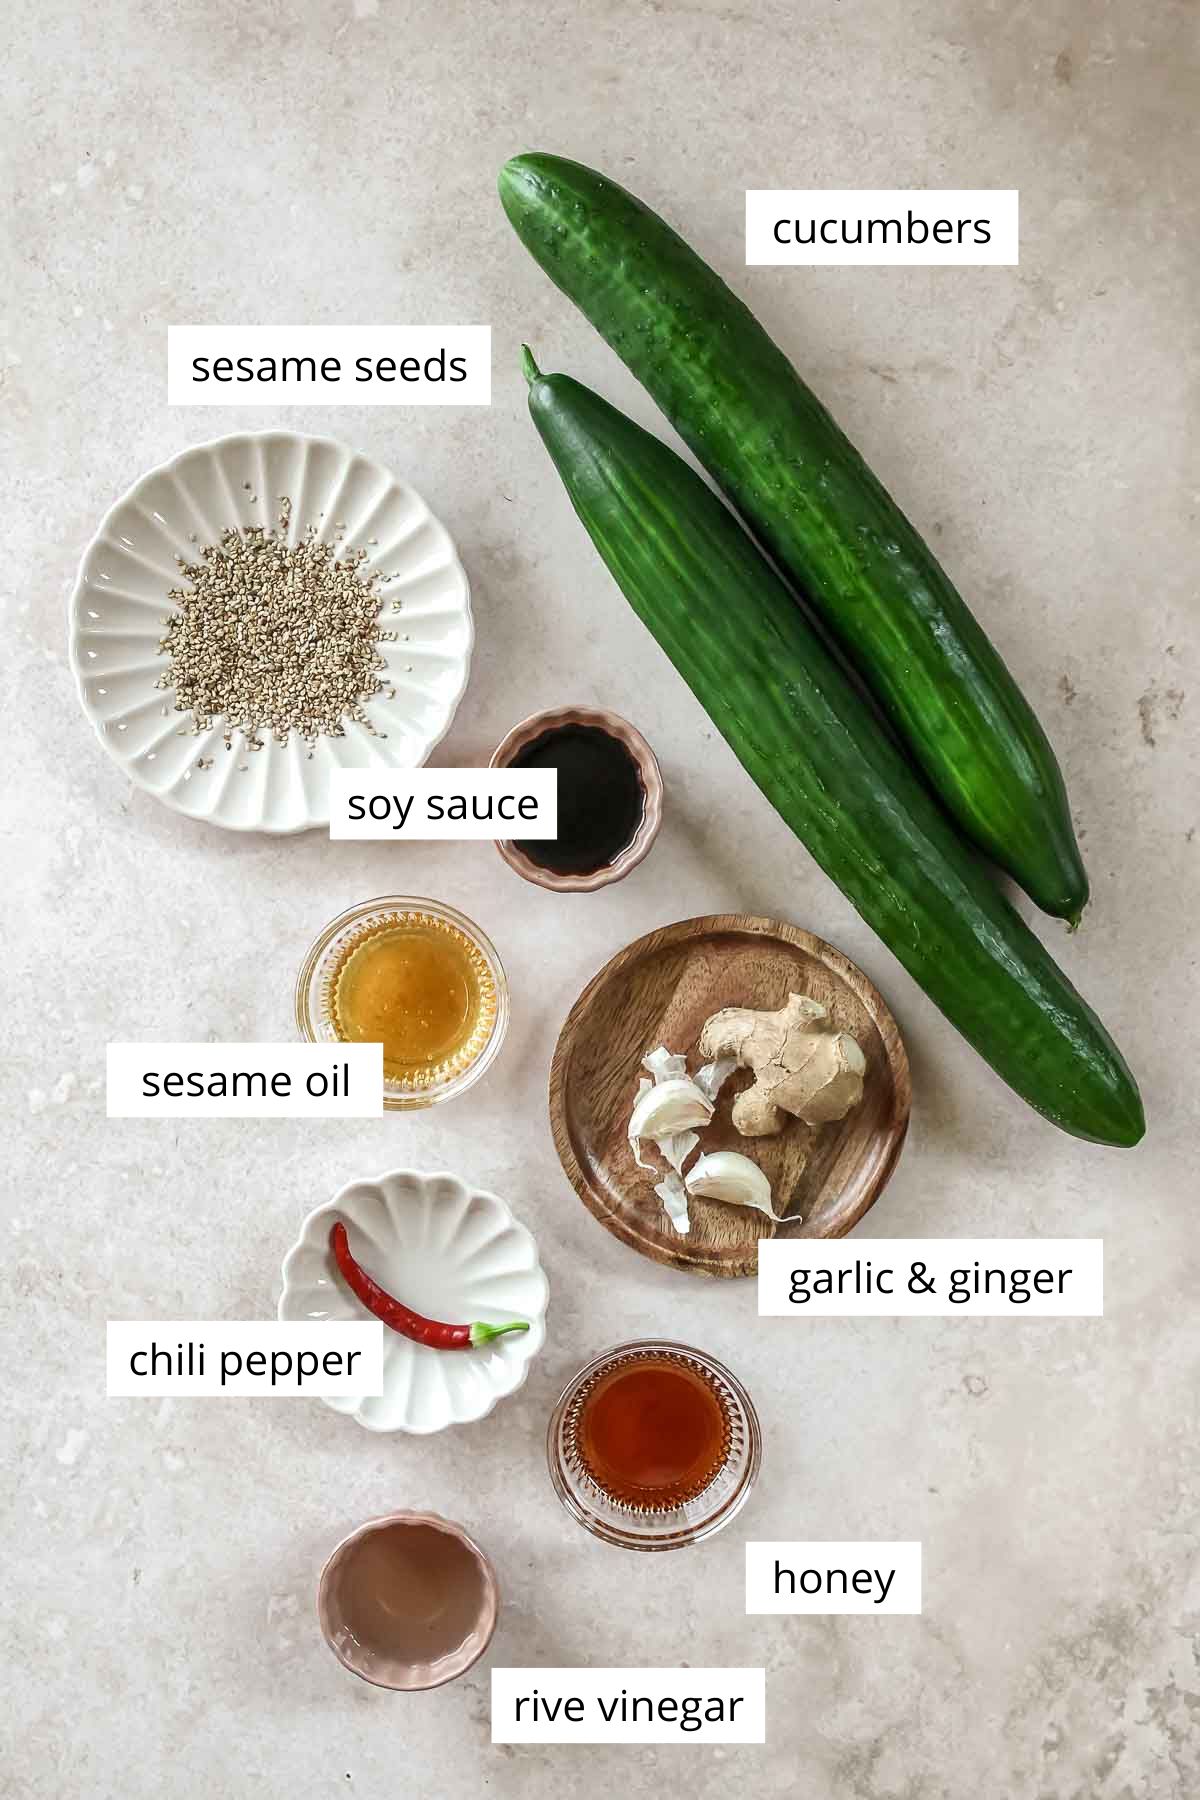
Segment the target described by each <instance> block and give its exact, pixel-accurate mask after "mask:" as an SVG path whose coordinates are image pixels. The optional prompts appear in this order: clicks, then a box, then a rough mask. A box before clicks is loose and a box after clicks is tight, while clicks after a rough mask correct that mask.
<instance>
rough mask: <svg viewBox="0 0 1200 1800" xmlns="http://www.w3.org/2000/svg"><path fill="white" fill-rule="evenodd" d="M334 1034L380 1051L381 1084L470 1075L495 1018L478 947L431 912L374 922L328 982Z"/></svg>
mask: <svg viewBox="0 0 1200 1800" xmlns="http://www.w3.org/2000/svg"><path fill="white" fill-rule="evenodd" d="M326 1005H327V1011H328V1016H329V1020H330V1023H331V1025H332V1027H333V1029H334V1032H335V1033H336V1035H337V1036H338V1037H339V1038H340V1039H341V1040H342V1041H343V1042H344V1043H349V1044H382V1045H383V1073H384V1078H385V1080H386V1081H391V1082H398V1083H402V1084H403V1085H405V1086H406V1087H418V1088H419V1087H422V1086H426V1085H431V1084H433V1083H435V1082H439V1081H442V1080H445V1079H446V1078H448V1077H450V1076H453V1075H455V1074H457V1073H459V1072H460V1071H462V1070H464V1069H466V1068H469V1066H470V1065H471V1063H473V1062H474V1061H475V1058H476V1057H477V1056H478V1055H479V1054H480V1052H481V1051H482V1050H483V1048H484V1046H485V1045H486V1043H487V1041H488V1038H489V1036H490V1034H491V1030H492V1026H493V1024H494V1023H495V1019H496V987H495V982H494V980H493V978H492V972H491V969H490V968H489V966H488V963H487V960H486V958H485V957H484V955H483V953H482V951H481V950H480V949H479V947H478V945H477V944H475V943H474V942H473V941H472V940H471V938H469V937H468V936H467V935H466V933H465V932H464V931H460V930H459V928H458V926H457V925H454V924H452V923H451V922H450V921H449V920H448V919H441V918H438V917H437V916H436V915H434V914H432V913H420V912H404V913H390V914H385V915H382V916H376V917H375V918H374V919H372V920H371V921H370V922H369V923H368V924H366V925H364V926H363V927H362V929H361V930H359V931H358V932H356V933H355V934H354V935H353V936H352V937H351V938H350V939H349V941H348V942H347V943H346V945H345V947H344V948H343V950H342V953H341V955H340V957H339V958H338V960H337V962H336V964H335V965H334V967H333V969H332V971H331V973H330V975H329V978H328V981H327V983H326Z"/></svg>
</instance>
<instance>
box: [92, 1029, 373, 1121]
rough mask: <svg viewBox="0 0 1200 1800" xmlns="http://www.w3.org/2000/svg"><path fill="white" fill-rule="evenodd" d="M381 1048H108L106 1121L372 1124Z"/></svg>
mask: <svg viewBox="0 0 1200 1800" xmlns="http://www.w3.org/2000/svg"><path fill="white" fill-rule="evenodd" d="M382 1112H383V1045H382V1044H110V1045H109V1046H108V1116H109V1118H110V1119H375V1118H378V1117H379V1116H380V1115H381V1114H382Z"/></svg>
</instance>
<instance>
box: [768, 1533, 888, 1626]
mask: <svg viewBox="0 0 1200 1800" xmlns="http://www.w3.org/2000/svg"><path fill="white" fill-rule="evenodd" d="M920 1610H921V1546H920V1544H905V1543H901V1544H800V1543H784V1544H747V1545H746V1611H747V1612H748V1613H919V1612H920Z"/></svg>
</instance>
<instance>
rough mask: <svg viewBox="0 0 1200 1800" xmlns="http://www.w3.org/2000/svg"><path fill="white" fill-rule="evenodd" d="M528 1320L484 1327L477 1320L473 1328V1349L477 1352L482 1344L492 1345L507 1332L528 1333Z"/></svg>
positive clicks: (515, 1320) (516, 1320) (517, 1320)
mask: <svg viewBox="0 0 1200 1800" xmlns="http://www.w3.org/2000/svg"><path fill="white" fill-rule="evenodd" d="M528 1330H529V1321H528V1319H514V1320H513V1322H512V1324H511V1325H484V1324H481V1323H480V1321H479V1320H478V1319H477V1320H476V1321H475V1323H474V1324H473V1325H472V1327H471V1348H472V1349H473V1350H477V1349H478V1348H479V1346H480V1344H490V1343H491V1341H492V1339H493V1338H498V1337H503V1336H504V1334H505V1332H506V1331H528Z"/></svg>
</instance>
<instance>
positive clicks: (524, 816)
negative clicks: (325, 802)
mask: <svg viewBox="0 0 1200 1800" xmlns="http://www.w3.org/2000/svg"><path fill="white" fill-rule="evenodd" d="M329 835H330V837H331V838H389V839H394V838H397V837H406V838H501V839H506V838H538V839H551V840H553V839H554V838H556V837H557V836H558V770H557V769H332V770H331V771H330V775H329Z"/></svg>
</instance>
